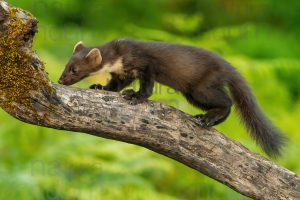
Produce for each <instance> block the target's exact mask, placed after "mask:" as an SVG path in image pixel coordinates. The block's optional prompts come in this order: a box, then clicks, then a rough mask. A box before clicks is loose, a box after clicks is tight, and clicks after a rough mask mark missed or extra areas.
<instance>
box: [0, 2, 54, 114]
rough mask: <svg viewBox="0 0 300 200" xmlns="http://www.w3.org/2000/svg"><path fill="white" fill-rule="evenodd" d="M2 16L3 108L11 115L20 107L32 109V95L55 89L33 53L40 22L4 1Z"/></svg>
mask: <svg viewBox="0 0 300 200" xmlns="http://www.w3.org/2000/svg"><path fill="white" fill-rule="evenodd" d="M0 13H1V16H0V74H1V78H0V97H1V101H0V105H1V106H2V107H4V108H6V110H7V111H9V112H10V113H11V112H14V111H15V109H16V108H15V105H16V104H19V105H24V106H26V107H31V105H32V102H31V101H32V100H31V99H32V98H31V96H30V92H32V91H38V90H40V89H42V88H45V87H47V89H48V90H51V87H50V84H49V81H48V78H47V76H46V75H45V74H46V73H45V72H44V65H43V63H41V62H40V61H39V59H37V58H36V56H35V55H34V52H32V50H31V45H32V38H33V36H34V34H35V32H36V31H37V28H36V27H37V20H36V19H35V18H34V17H33V16H32V15H31V14H29V13H27V12H24V11H22V10H19V9H17V8H14V7H8V6H7V4H6V2H4V1H0Z"/></svg>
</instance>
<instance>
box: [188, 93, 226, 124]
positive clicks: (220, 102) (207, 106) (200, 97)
mask: <svg viewBox="0 0 300 200" xmlns="http://www.w3.org/2000/svg"><path fill="white" fill-rule="evenodd" d="M185 96H186V97H187V100H188V101H189V102H191V103H192V104H193V105H195V106H197V107H199V108H201V109H202V110H205V111H207V112H206V114H204V115H198V116H196V117H197V118H198V120H199V124H200V125H201V126H202V127H211V126H215V125H217V124H219V123H221V122H223V121H225V119H226V118H227V117H228V115H229V114H230V108H231V105H232V102H231V99H230V97H229V96H228V94H227V93H226V92H225V91H224V89H223V88H220V87H219V88H214V87H210V88H197V89H196V90H194V91H192V92H191V94H187V95H185Z"/></svg>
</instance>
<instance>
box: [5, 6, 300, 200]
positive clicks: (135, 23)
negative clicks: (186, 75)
mask: <svg viewBox="0 0 300 200" xmlns="http://www.w3.org/2000/svg"><path fill="white" fill-rule="evenodd" d="M8 2H9V3H11V4H14V5H16V6H18V7H21V8H24V9H26V10H28V11H30V12H31V13H32V14H33V15H35V16H36V17H37V18H38V20H39V33H38V34H37V36H36V38H35V42H34V49H35V50H36V51H37V53H38V54H39V55H40V57H41V59H42V60H44V61H45V63H46V69H47V71H48V72H49V76H50V79H51V80H52V81H53V82H57V80H58V78H59V75H60V73H61V72H62V70H63V68H64V65H65V63H66V62H67V61H68V59H69V57H70V55H71V53H72V50H73V46H74V44H75V43H77V42H78V41H81V40H82V41H84V42H85V43H86V44H87V45H91V46H93V45H99V44H101V43H104V42H107V41H109V40H112V39H114V38H118V37H129V38H136V39H141V40H158V41H167V42H176V43H181V44H189V45H194V46H198V47H203V48H206V49H209V50H211V51H213V52H215V53H218V54H220V55H221V56H222V57H224V58H226V59H227V60H228V61H229V62H231V63H232V64H233V65H234V66H235V67H236V68H237V69H238V71H240V72H241V73H242V74H243V76H244V77H245V78H246V79H247V81H248V82H249V84H250V86H251V88H252V89H253V92H254V94H255V95H256V97H257V99H258V101H259V103H260V105H261V106H262V108H263V109H264V111H265V112H266V113H267V115H268V116H269V117H270V118H271V119H272V120H273V122H274V123H275V124H276V125H277V126H278V127H279V128H280V129H281V130H282V131H283V132H284V133H285V134H286V135H287V136H288V138H289V142H288V145H287V147H286V148H285V151H284V154H283V156H282V158H280V159H278V160H277V161H276V162H277V163H278V164H280V165H282V166H284V167H286V168H288V169H289V170H292V171H294V172H296V173H298V174H299V173H300V160H299V155H300V134H299V131H300V128H299V124H298V122H299V119H300V90H299V88H298V86H299V85H300V66H299V65H300V45H299V44H300V37H299V33H300V26H299V25H300V12H299V10H300V3H299V1H298V0H290V1H289V2H282V1H280V0H243V1H241V0H143V1H141V0H127V1H122V0H101V1H98V0H89V1H84V0H26V1H20V0H8ZM106 79H107V77H106V76H103V77H94V78H89V79H87V80H84V81H82V82H81V83H79V84H77V85H76V87H88V86H89V85H90V84H92V83H95V82H101V83H105V80H106ZM152 99H153V100H157V101H161V102H164V103H166V104H169V105H172V106H176V107H177V108H179V109H181V110H183V111H185V112H187V113H190V114H196V113H199V110H197V109H195V108H193V107H192V106H190V105H189V104H188V103H187V102H186V101H185V100H184V98H183V97H181V96H180V95H179V94H174V92H173V91H171V90H170V89H168V88H166V87H160V86H157V87H156V90H155V95H153V97H152ZM238 121H239V120H238V118H237V116H236V115H235V113H233V114H231V116H230V117H229V119H228V120H227V121H226V122H225V123H223V124H222V125H220V126H218V127H217V129H218V130H220V131H222V132H223V133H225V134H226V135H227V136H228V137H230V138H232V139H234V140H237V141H239V142H241V143H242V144H243V145H245V146H246V147H248V148H249V149H250V150H251V151H254V152H257V153H260V154H263V152H262V151H261V150H260V149H259V148H258V147H257V146H256V145H255V143H254V142H253V141H252V139H251V138H250V137H249V136H248V134H247V133H246V131H245V130H244V128H243V126H241V125H240V124H239V123H238ZM0 199H6V200H15V199H20V200H27V199H28V200H43V199H45V200H48V199H51V200H52V199H55V200H96V199H101V200H102V199H104V200H106V199H108V200H114V199H118V200H119V199H125V200H127V199H128V200H144V199H145V200H148V199H149V200H155V199H159V200H160V199H166V200H179V199H184V200H200V199H201V200H221V199H222V200H226V199H228V200H232V199H234V200H239V199H247V198H245V197H243V196H241V195H239V194H237V193H236V192H234V191H232V190H231V189H229V188H227V187H226V186H224V185H222V184H220V183H217V182H216V181H214V180H211V179H210V178H208V177H206V176H203V175H201V174H199V173H197V172H195V171H194V170H192V169H190V168H188V167H185V166H183V165H181V164H179V163H177V162H175V161H173V160H171V159H168V158H165V157H163V156H160V155H158V154H155V153H153V152H151V151H149V150H147V149H144V148H141V147H137V146H133V145H129V144H124V143H121V142H116V141H109V140H105V139H101V138H97V137H94V136H89V135H85V134H81V133H70V132H64V131H56V130H52V129H46V128H40V127H36V126H31V125H27V124H24V123H21V122H19V121H17V120H15V119H13V118H12V117H10V116H8V115H7V114H6V113H4V112H3V111H2V110H1V111H0Z"/></svg>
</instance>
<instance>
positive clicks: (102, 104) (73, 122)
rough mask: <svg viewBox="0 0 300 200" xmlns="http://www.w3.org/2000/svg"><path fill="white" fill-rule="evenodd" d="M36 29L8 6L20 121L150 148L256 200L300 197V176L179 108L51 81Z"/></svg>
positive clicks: (1, 63)
mask: <svg viewBox="0 0 300 200" xmlns="http://www.w3.org/2000/svg"><path fill="white" fill-rule="evenodd" d="M36 31H37V20H36V19H35V18H34V17H33V16H32V15H31V14H29V13H27V12H26V11H23V10H21V9H16V8H14V7H12V6H9V5H7V4H6V3H5V2H4V1H0V36H1V38H0V73H1V81H0V106H1V107H2V109H4V110H5V111H6V112H8V113H9V114H11V115H12V116H13V117H15V118H17V119H19V120H21V121H24V122H26V123H31V124H35V125H39V126H44V127H49V128H55V129H63V130H69V131H75V132H83V133H87V134H92V135H95V136H98V137H103V138H108V139H113V140H118V141H123V142H127V143H131V144H136V145H139V146H142V147H146V148H148V149H150V150H152V151H155V152H157V153H159V154H162V155H165V156H167V157H170V158H172V159H174V160H177V161H178V162H181V163H183V164H185V165H187V166H189V167H191V168H193V169H195V170H197V171H199V172H201V173H203V174H205V175H207V176H209V177H211V178H213V179H215V180H217V181H219V182H221V183H223V184H225V185H227V186H228V187H230V188H232V189H234V190H235V191H237V192H239V193H241V194H243V195H245V196H248V197H250V198H253V199H265V200H274V199H282V200H283V199H289V200H295V199H300V177H299V176H297V175H296V174H294V173H293V172H290V171H288V170H287V169H284V168H282V167H280V166H278V165H276V164H274V163H273V162H271V161H268V160H266V159H265V158H263V157H261V156H259V155H256V154H254V153H251V152H250V151H249V150H248V149H246V148H245V147H243V146H242V145H241V144H239V143H237V142H235V141H232V140H230V139H228V138H227V137H226V136H224V135H223V134H221V133H219V132H218V131H216V130H215V129H203V128H200V127H199V126H198V125H197V123H196V121H195V119H194V118H193V117H191V116H189V115H187V114H185V113H183V112H180V111H178V110H176V109H175V108H172V107H169V106H165V105H162V104H160V103H157V102H152V101H149V102H147V103H144V104H140V105H130V104H129V103H128V102H127V101H126V100H124V99H123V98H122V97H121V96H120V95H119V94H118V93H112V92H104V91H93V90H85V89H76V88H71V87H64V86H60V85H55V84H53V83H51V82H50V81H49V80H48V78H47V74H46V72H45V71H44V68H43V67H44V65H43V62H42V61H40V60H39V58H38V57H37V55H36V54H35V53H34V52H33V51H32V50H31V44H32V39H33V36H34V33H35V32H36ZM3 77H4V78H3Z"/></svg>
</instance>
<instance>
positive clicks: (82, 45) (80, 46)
mask: <svg viewBox="0 0 300 200" xmlns="http://www.w3.org/2000/svg"><path fill="white" fill-rule="evenodd" d="M84 48H85V46H84V44H83V42H81V41H80V42H78V43H77V44H76V45H75V46H74V50H73V54H74V53H76V52H78V51H80V50H82V49H84Z"/></svg>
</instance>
